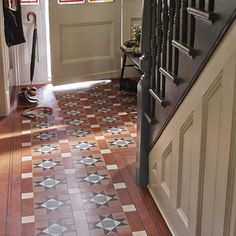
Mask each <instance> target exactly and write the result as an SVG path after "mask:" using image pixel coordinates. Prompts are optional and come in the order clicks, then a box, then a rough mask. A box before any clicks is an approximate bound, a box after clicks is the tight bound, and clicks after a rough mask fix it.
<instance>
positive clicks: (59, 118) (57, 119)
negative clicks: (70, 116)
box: [55, 117, 63, 121]
mask: <svg viewBox="0 0 236 236" xmlns="http://www.w3.org/2000/svg"><path fill="white" fill-rule="evenodd" d="M55 120H56V121H59V120H63V117H56V118H55Z"/></svg>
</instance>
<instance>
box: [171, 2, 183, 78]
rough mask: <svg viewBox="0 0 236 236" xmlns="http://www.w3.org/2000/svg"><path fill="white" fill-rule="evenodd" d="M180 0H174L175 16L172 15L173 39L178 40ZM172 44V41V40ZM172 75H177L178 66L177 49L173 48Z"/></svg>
mask: <svg viewBox="0 0 236 236" xmlns="http://www.w3.org/2000/svg"><path fill="white" fill-rule="evenodd" d="M180 3H181V1H180V0H175V17H174V41H179V28H180ZM172 44H173V41H172ZM173 67H174V76H178V68H179V50H178V49H177V48H176V47H175V48H174V65H173Z"/></svg>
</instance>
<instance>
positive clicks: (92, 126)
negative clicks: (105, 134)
mask: <svg viewBox="0 0 236 236" xmlns="http://www.w3.org/2000/svg"><path fill="white" fill-rule="evenodd" d="M99 127H100V125H91V128H99Z"/></svg>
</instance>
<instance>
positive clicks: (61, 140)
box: [59, 139, 69, 143]
mask: <svg viewBox="0 0 236 236" xmlns="http://www.w3.org/2000/svg"><path fill="white" fill-rule="evenodd" d="M68 142H69V140H68V139H60V140H59V143H68Z"/></svg>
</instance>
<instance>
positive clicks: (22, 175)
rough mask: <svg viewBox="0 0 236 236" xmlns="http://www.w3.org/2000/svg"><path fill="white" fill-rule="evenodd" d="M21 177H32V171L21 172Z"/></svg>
mask: <svg viewBox="0 0 236 236" xmlns="http://www.w3.org/2000/svg"><path fill="white" fill-rule="evenodd" d="M21 178H22V179H28V178H33V173H23V174H21Z"/></svg>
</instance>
